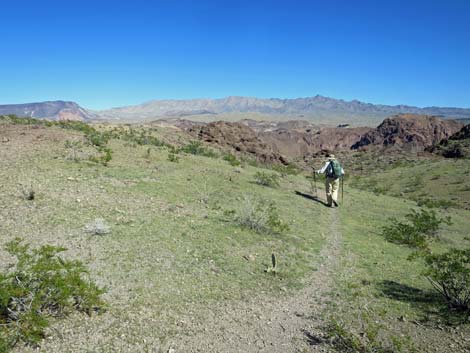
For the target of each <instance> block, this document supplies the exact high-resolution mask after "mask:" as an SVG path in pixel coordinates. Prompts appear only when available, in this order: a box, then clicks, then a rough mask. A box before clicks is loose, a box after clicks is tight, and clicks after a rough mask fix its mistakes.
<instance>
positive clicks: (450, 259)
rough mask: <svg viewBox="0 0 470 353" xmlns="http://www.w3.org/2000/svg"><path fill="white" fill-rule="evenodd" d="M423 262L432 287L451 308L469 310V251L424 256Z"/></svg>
mask: <svg viewBox="0 0 470 353" xmlns="http://www.w3.org/2000/svg"><path fill="white" fill-rule="evenodd" d="M424 260H425V264H426V270H425V272H424V274H425V275H426V277H427V278H428V279H429V281H430V282H431V284H432V285H433V287H434V288H435V289H436V290H437V291H438V292H439V293H440V294H441V295H442V296H443V297H444V298H445V300H446V301H447V302H448V303H449V304H450V305H451V306H452V307H455V308H457V309H463V310H470V249H466V250H458V249H452V250H449V251H447V252H446V253H443V254H426V255H425V257H424Z"/></svg>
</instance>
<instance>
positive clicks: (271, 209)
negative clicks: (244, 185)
mask: <svg viewBox="0 0 470 353" xmlns="http://www.w3.org/2000/svg"><path fill="white" fill-rule="evenodd" d="M230 214H232V215H233V217H234V221H235V223H237V224H238V225H240V226H242V227H244V228H248V229H251V230H253V231H255V232H257V233H267V234H280V233H284V232H286V231H288V230H289V226H288V225H287V224H286V223H285V222H284V221H282V220H281V218H280V217H279V212H278V210H277V208H276V205H275V204H274V202H272V201H267V200H263V199H260V200H252V199H251V198H249V197H246V198H245V199H244V200H243V202H242V203H241V204H240V207H239V208H238V210H235V211H228V212H226V215H230Z"/></svg>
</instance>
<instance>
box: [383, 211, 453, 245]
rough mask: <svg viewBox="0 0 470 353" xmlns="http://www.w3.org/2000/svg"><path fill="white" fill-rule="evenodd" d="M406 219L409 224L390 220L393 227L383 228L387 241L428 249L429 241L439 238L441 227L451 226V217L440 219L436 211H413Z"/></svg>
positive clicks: (394, 219) (393, 219)
mask: <svg viewBox="0 0 470 353" xmlns="http://www.w3.org/2000/svg"><path fill="white" fill-rule="evenodd" d="M405 218H406V219H407V220H408V222H401V221H398V220H397V219H396V218H390V219H389V223H391V225H389V226H385V227H383V228H382V235H383V236H384V237H385V239H386V240H387V241H389V242H391V243H395V244H404V245H408V246H410V247H412V248H418V249H427V248H428V241H429V240H432V239H433V238H435V237H436V236H437V234H438V230H439V227H440V225H441V224H442V223H445V224H451V220H450V217H446V218H438V217H437V215H436V212H435V211H434V210H429V211H428V210H426V209H421V210H420V211H419V212H417V211H415V210H412V211H411V212H410V213H409V214H407V215H406V216H405Z"/></svg>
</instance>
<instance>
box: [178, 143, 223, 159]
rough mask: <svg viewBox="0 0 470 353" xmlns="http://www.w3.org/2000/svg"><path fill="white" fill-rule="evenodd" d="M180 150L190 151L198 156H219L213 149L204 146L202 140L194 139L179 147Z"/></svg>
mask: <svg viewBox="0 0 470 353" xmlns="http://www.w3.org/2000/svg"><path fill="white" fill-rule="evenodd" d="M179 151H180V152H183V153H189V154H193V155H196V156H203V157H209V158H217V157H218V156H219V155H218V154H217V153H216V152H214V151H213V150H211V149H209V148H207V147H205V146H203V144H202V143H201V142H200V141H192V142H191V143H189V144H187V145H186V146H183V147H181V148H180V149H179Z"/></svg>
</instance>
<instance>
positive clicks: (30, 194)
mask: <svg viewBox="0 0 470 353" xmlns="http://www.w3.org/2000/svg"><path fill="white" fill-rule="evenodd" d="M19 189H20V194H21V198H22V199H24V200H27V201H32V200H34V199H35V197H36V191H35V190H34V188H33V185H32V184H28V185H25V184H19Z"/></svg>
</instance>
